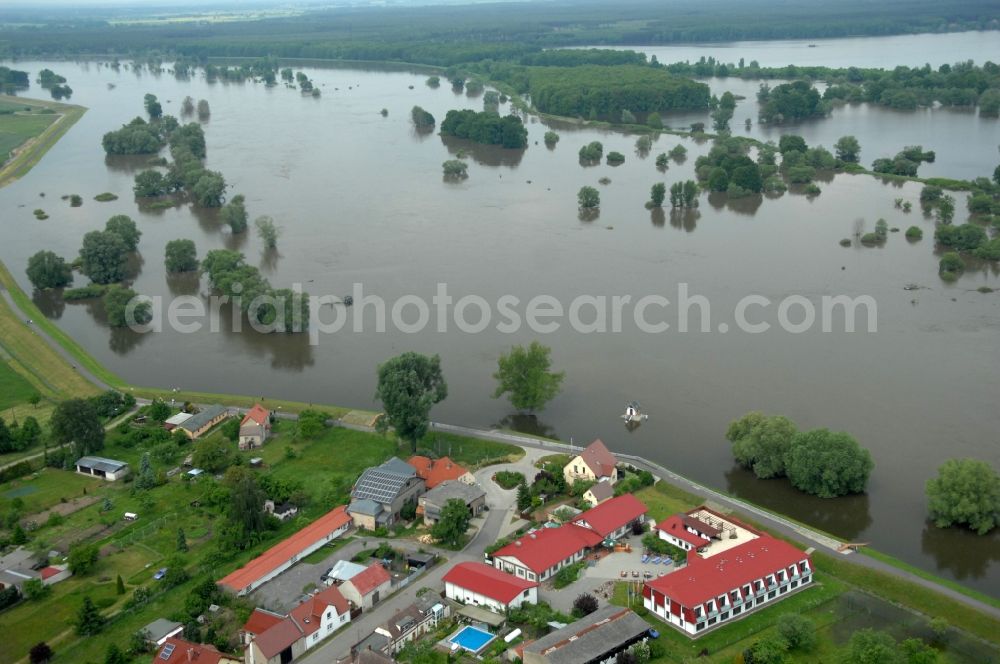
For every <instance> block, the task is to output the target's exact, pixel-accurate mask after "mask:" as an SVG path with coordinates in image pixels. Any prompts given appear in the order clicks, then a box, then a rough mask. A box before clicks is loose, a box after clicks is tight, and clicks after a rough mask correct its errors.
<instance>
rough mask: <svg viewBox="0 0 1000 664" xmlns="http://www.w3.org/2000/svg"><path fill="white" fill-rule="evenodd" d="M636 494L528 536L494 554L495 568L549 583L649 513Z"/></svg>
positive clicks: (611, 501)
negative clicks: (591, 551)
mask: <svg viewBox="0 0 1000 664" xmlns="http://www.w3.org/2000/svg"><path fill="white" fill-rule="evenodd" d="M646 511H647V508H646V506H645V505H644V504H643V503H642V502H641V501H640V500H639V499H638V498H636V497H635V496H633V495H632V494H625V495H622V496H618V497H617V498H612V499H610V500H607V501H605V502H604V503H601V504H600V505H598V506H597V507H593V508H591V509H589V510H587V511H586V512H583V513H582V514H580V515H578V516H576V517H575V518H574V519H573V520H572V521H571V522H570V523H568V524H566V525H564V526H561V527H559V528H541V529H539V530H536V531H534V532H531V533H528V534H527V535H524V536H522V537H520V538H518V539H517V540H515V541H513V542H511V543H510V544H508V545H507V546H505V547H503V548H501V549H498V550H497V551H496V552H494V554H493V566H494V567H495V568H497V569H499V570H501V571H503V572H507V573H508V574H513V575H515V576H517V577H518V578H522V579H527V580H528V581H545V580H547V579H548V578H549V577H551V576H552V575H554V574H555V573H556V572H558V571H559V570H560V569H562V568H563V567H566V566H567V565H572V564H573V563H576V562H579V561H581V560H583V557H584V556H585V555H586V553H587V550H588V549H593V548H596V547H598V546H599V545H600V544H601V543H602V542H604V541H605V540H608V541H614V540H616V539H618V538H619V537H621V536H623V535H625V534H627V533H628V532H629V530H630V529H631V526H632V523H633V522H634V521H636V520H639V519H641V518H642V517H643V515H644V514H646Z"/></svg>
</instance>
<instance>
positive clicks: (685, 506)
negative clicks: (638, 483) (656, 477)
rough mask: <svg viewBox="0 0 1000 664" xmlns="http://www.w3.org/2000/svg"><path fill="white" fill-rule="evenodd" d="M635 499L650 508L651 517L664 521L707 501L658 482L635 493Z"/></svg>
mask: <svg viewBox="0 0 1000 664" xmlns="http://www.w3.org/2000/svg"><path fill="white" fill-rule="evenodd" d="M634 495H635V497H636V498H638V499H639V500H641V501H642V502H643V503H644V504H645V505H646V507H648V508H649V516H650V517H651V518H653V519H656V521H657V522H660V521H662V520H663V519H665V518H667V517H668V516H670V515H671V514H677V513H678V512H686V511H688V510H690V509H692V508H694V507H697V506H698V505H701V504H702V503H704V502H705V501H703V500H700V499H699V498H698V497H697V496H695V495H692V494H690V493H687V492H685V491H683V490H681V489H678V488H677V487H675V486H673V485H671V484H667V483H666V482H657V483H656V484H654V485H653V486H647V487H644V488H642V489H640V490H638V491H636V492H635V494H634Z"/></svg>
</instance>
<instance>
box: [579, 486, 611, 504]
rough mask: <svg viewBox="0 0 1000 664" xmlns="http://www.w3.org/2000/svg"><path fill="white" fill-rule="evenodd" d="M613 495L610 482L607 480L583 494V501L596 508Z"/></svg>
mask: <svg viewBox="0 0 1000 664" xmlns="http://www.w3.org/2000/svg"><path fill="white" fill-rule="evenodd" d="M614 495H615V488H614V487H613V486H612V485H611V482H608V481H607V480H605V481H602V482H597V483H596V484H594V485H593V486H592V487H590V488H589V489H587V490H586V491H584V492H583V499H584V500H586V501H587V502H588V503H590V504H591V506H593V507H597V506H598V505H600V504H601V503H603V502H604V501H605V500H608V499H609V498H613V497H614Z"/></svg>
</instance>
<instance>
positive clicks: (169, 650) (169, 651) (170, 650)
mask: <svg viewBox="0 0 1000 664" xmlns="http://www.w3.org/2000/svg"><path fill="white" fill-rule="evenodd" d="M173 654H174V644H173V643H168V644H167V645H165V646H163V652H161V653H160V659H163V660H166V659H170V656H171V655H173Z"/></svg>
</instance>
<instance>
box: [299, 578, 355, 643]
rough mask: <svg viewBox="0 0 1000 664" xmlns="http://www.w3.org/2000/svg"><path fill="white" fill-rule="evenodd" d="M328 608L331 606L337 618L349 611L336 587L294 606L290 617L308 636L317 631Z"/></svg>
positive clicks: (345, 600)
mask: <svg viewBox="0 0 1000 664" xmlns="http://www.w3.org/2000/svg"><path fill="white" fill-rule="evenodd" d="M328 606H332V607H333V609H334V611H336V612H337V615H338V616H342V615H344V614H345V613H347V612H348V611H350V610H351V607H350V605H349V604H348V603H347V598H345V597H344V596H343V594H341V592H340V590H338V589H337V587H336V586H330V587H329V588H327V589H326V590H323V591H322V592H318V593H316V594H315V595H313V596H312V597H311V598H309V599H307V600H306V601H304V602H302V603H301V604H299V605H298V606H296V607H295V608H294V609H292V611H291V614H290V615H291V617H292V618H293V619H295V622H296V623H297V624H298V626H299V629H301V630H302V631H303V632H304V633H305V634H307V635H308V634H312V633H313V632H315V631H316V630H317V629H319V627H320V624H321V623H322V621H323V614H324V613H326V608H327V607H328ZM307 621H308V622H307Z"/></svg>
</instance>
